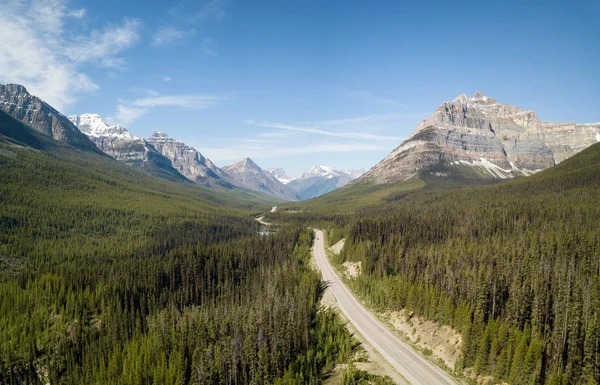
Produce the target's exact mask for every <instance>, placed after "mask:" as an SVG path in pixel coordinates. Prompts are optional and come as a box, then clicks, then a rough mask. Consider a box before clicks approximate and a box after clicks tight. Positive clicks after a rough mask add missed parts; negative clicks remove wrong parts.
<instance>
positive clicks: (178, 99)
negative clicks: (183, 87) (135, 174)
mask: <svg viewBox="0 0 600 385" xmlns="http://www.w3.org/2000/svg"><path fill="white" fill-rule="evenodd" d="M145 92H146V93H147V94H148V96H146V97H143V98H139V99H135V100H132V101H123V100H121V101H120V103H119V105H117V113H116V116H115V120H116V121H118V122H119V123H120V124H123V125H125V126H126V125H128V124H130V123H132V122H133V121H134V120H136V119H138V118H139V117H141V116H142V115H144V114H145V113H146V112H148V111H149V110H150V109H151V108H157V107H175V108H182V109H186V110H203V109H207V108H212V107H214V106H216V105H217V104H218V103H220V102H223V101H225V100H227V98H225V97H222V96H214V95H160V94H158V93H157V92H155V91H151V90H145Z"/></svg>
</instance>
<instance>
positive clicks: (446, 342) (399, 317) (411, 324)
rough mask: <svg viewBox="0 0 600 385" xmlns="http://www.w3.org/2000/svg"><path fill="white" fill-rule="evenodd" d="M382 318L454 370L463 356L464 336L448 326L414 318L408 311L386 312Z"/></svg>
mask: <svg viewBox="0 0 600 385" xmlns="http://www.w3.org/2000/svg"><path fill="white" fill-rule="evenodd" d="M381 318H383V319H384V320H386V321H387V322H388V323H389V324H390V325H392V326H393V327H394V328H395V329H396V330H397V331H398V332H400V334H403V335H405V336H406V337H407V338H408V339H409V340H410V341H411V342H412V343H413V344H414V345H416V346H418V347H419V348H420V349H421V350H422V351H424V352H427V353H429V352H430V354H431V355H432V357H433V358H435V359H439V360H441V361H442V362H444V364H445V365H446V366H447V367H449V368H451V369H454V368H455V366H456V362H457V361H458V359H459V358H460V355H461V354H462V347H463V340H462V336H461V335H460V334H459V333H458V332H457V331H456V330H454V329H452V328H451V327H450V326H448V325H443V326H439V325H438V324H437V323H436V322H431V321H427V320H425V319H423V318H421V317H417V316H414V315H413V314H412V312H409V311H407V310H401V311H393V312H386V313H384V314H382V315H381Z"/></svg>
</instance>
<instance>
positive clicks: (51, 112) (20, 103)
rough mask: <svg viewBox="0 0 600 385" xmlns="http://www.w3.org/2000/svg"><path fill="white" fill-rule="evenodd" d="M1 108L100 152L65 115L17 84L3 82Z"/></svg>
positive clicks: (56, 136) (48, 133)
mask: <svg viewBox="0 0 600 385" xmlns="http://www.w3.org/2000/svg"><path fill="white" fill-rule="evenodd" d="M0 110H2V111H4V112H5V113H6V114H7V115H9V116H11V117H13V118H15V119H16V120H18V121H20V122H22V123H24V124H26V125H27V126H29V127H31V128H33V129H34V130H36V131H38V132H40V133H42V134H44V135H46V136H49V137H50V138H53V139H55V140H57V141H59V142H61V143H67V144H70V145H72V146H74V147H76V148H78V149H81V150H85V151H93V152H97V153H100V151H99V150H98V149H97V148H96V146H95V145H94V143H92V142H91V141H90V140H89V139H88V138H87V137H86V136H85V135H84V134H82V133H81V132H80V131H79V130H78V129H77V127H75V126H74V125H73V124H72V123H71V122H70V121H69V119H67V117H66V116H64V115H63V114H61V113H60V112H58V111H57V110H55V109H54V108H52V106H50V105H49V104H47V103H46V102H44V101H43V100H42V99H40V98H38V97H36V96H33V95H31V94H29V92H27V89H25V87H23V86H21V85H18V84H0Z"/></svg>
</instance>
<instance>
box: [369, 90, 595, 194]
mask: <svg viewBox="0 0 600 385" xmlns="http://www.w3.org/2000/svg"><path fill="white" fill-rule="evenodd" d="M598 141H600V123H593V124H574V123H548V122H544V121H541V120H539V119H538V116H537V114H536V113H535V112H534V111H526V110H522V109H520V108H518V107H515V106H511V105H508V104H499V103H498V102H497V101H496V100H495V99H492V98H490V97H488V96H486V95H484V94H482V93H481V92H479V91H478V92H476V93H475V94H474V95H473V96H472V97H470V98H469V97H467V96H466V95H465V94H462V95H460V96H458V97H457V98H455V99H454V100H452V101H451V102H445V103H442V104H441V105H440V106H439V107H438V109H437V110H436V111H435V112H434V113H433V115H431V116H430V117H428V118H427V119H425V120H423V121H422V122H421V123H419V125H418V126H417V128H416V129H415V131H414V132H413V133H412V134H411V136H410V137H409V138H408V139H407V140H405V141H404V142H403V143H402V144H401V145H400V146H399V147H397V148H396V149H395V150H394V151H392V153H391V154H390V155H389V156H388V157H387V158H385V159H384V160H382V161H381V162H380V163H378V164H377V165H376V166H374V167H373V168H372V169H371V170H369V172H367V173H366V174H365V175H364V176H362V177H361V178H360V180H362V181H374V182H376V183H392V182H401V181H405V180H408V179H410V178H411V177H412V176H414V175H415V174H416V173H418V172H419V171H421V170H424V169H425V170H428V169H431V170H433V169H434V168H440V167H442V166H443V167H450V168H453V167H455V168H458V167H471V168H473V169H475V170H476V171H477V172H476V174H477V175H478V176H480V177H484V178H485V177H488V178H512V177H515V176H521V175H530V174H531V173H533V172H537V171H540V170H543V169H546V168H548V167H551V166H554V165H555V164H557V163H560V162H561V161H563V160H564V159H567V158H568V157H570V156H572V155H574V154H576V153H577V152H579V151H581V150H583V149H584V148H586V147H588V146H590V145H592V144H593V143H596V142H598Z"/></svg>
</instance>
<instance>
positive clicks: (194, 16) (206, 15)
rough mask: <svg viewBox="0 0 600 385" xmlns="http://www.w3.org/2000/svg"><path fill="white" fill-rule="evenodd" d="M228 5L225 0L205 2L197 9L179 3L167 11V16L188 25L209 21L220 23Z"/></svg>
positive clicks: (208, 0)
mask: <svg viewBox="0 0 600 385" xmlns="http://www.w3.org/2000/svg"><path fill="white" fill-rule="evenodd" d="M228 5H229V1H227V0H207V1H205V2H204V3H202V4H201V5H200V6H199V7H188V6H187V5H186V4H184V3H179V4H177V5H176V6H174V7H173V8H171V9H170V10H169V15H170V16H171V17H172V18H174V19H176V20H179V21H180V22H186V23H189V24H194V23H205V22H207V21H210V20H212V21H216V22H221V20H223V18H224V17H225V13H226V9H227V6H228Z"/></svg>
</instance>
